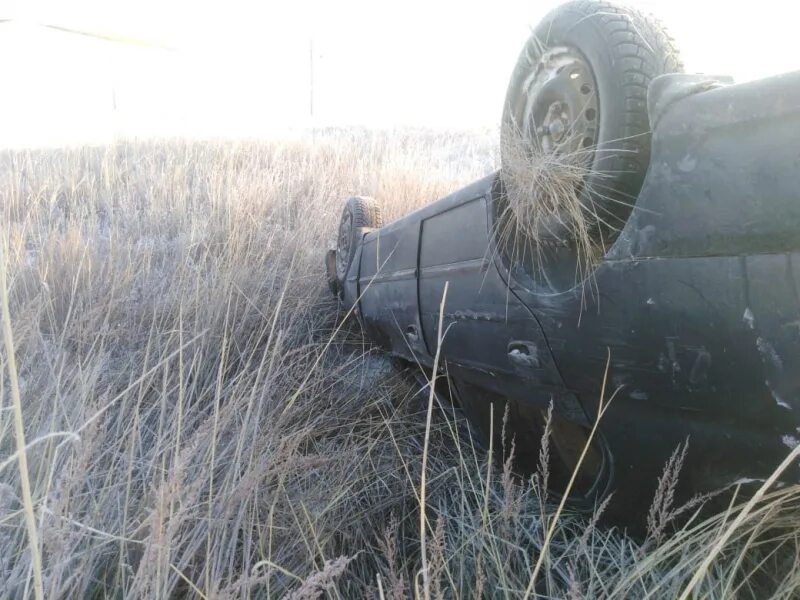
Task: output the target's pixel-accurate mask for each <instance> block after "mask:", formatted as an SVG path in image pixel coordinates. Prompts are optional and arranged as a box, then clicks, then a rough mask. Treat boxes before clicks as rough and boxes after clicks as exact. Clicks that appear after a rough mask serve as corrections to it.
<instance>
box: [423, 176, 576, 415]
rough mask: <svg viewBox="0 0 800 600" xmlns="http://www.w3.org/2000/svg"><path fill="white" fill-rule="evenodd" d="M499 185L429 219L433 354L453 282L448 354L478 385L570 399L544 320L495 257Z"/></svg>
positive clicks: (426, 318)
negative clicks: (493, 222)
mask: <svg viewBox="0 0 800 600" xmlns="http://www.w3.org/2000/svg"><path fill="white" fill-rule="evenodd" d="M490 189H491V185H488V186H487V188H485V190H484V191H483V192H482V193H479V194H475V192H474V191H472V193H471V194H470V195H469V196H467V197H464V198H463V201H461V202H457V203H451V204H450V206H449V207H448V208H447V209H446V210H443V211H442V212H439V213H437V214H433V215H431V216H428V217H427V218H425V219H423V220H422V222H421V232H420V246H419V269H418V272H419V311H420V323H421V325H422V334H423V338H424V341H425V344H426V345H427V348H428V352H429V353H430V354H431V355H433V354H435V352H436V347H437V340H438V337H437V336H438V330H439V308H440V304H441V301H442V295H443V293H444V287H445V283H447V284H448V290H447V297H446V299H445V308H444V315H443V322H442V328H443V332H444V340H443V343H442V350H441V352H442V356H443V358H444V359H445V360H446V361H447V364H448V366H449V367H450V368H451V369H456V370H457V371H458V373H459V374H460V375H461V376H463V377H465V378H468V379H471V380H472V382H473V383H476V384H478V385H481V386H482V387H484V388H486V389H491V390H494V391H497V392H499V393H502V394H504V395H505V396H507V397H511V398H514V397H516V398H518V399H520V400H525V401H536V400H539V401H541V402H548V401H549V400H550V399H551V398H553V397H560V396H561V395H563V394H564V392H565V390H564V386H563V383H562V381H561V377H560V375H559V373H558V370H557V369H556V366H555V363H554V361H553V359H552V356H551V353H550V349H549V346H548V344H547V340H546V339H545V337H544V334H543V332H542V329H541V327H540V326H539V323H538V322H537V320H536V319H535V318H534V316H533V314H532V313H531V312H530V311H529V310H528V308H527V307H526V306H525V305H524V304H523V303H522V302H520V301H519V299H518V298H517V297H516V296H515V295H514V293H512V292H511V291H510V290H509V288H508V286H507V285H506V284H505V282H504V281H503V279H502V278H501V276H500V274H499V272H498V271H497V269H496V267H495V264H494V260H492V255H491V252H492V251H491V249H490V235H491V231H490V225H489V218H488V212H487V199H488V194H489V193H490V192H489V190H490Z"/></svg>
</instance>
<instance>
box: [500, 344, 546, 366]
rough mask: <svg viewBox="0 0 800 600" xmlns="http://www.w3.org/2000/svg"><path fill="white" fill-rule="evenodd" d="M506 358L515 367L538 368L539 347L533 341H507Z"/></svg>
mask: <svg viewBox="0 0 800 600" xmlns="http://www.w3.org/2000/svg"><path fill="white" fill-rule="evenodd" d="M508 360H509V361H510V362H511V364H512V365H514V366H515V367H522V368H527V369H538V368H539V367H540V366H541V364H540V362H539V348H538V347H537V346H536V344H535V343H534V342H526V341H511V342H509V343H508Z"/></svg>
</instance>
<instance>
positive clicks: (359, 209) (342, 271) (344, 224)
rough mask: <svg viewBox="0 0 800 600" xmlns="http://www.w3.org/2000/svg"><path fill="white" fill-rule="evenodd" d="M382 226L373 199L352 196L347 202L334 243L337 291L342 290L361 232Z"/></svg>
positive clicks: (379, 213) (379, 212)
mask: <svg viewBox="0 0 800 600" xmlns="http://www.w3.org/2000/svg"><path fill="white" fill-rule="evenodd" d="M382 226H383V216H382V215H381V208H380V206H379V205H378V203H377V202H376V201H375V200H374V199H372V198H368V197H366V196H353V197H352V198H349V199H348V200H347V202H346V203H345V205H344V210H343V211H342V218H341V221H340V222H339V236H338V238H337V243H336V279H337V281H338V282H339V286H338V288H339V289H343V284H344V280H345V277H347V272H348V271H349V270H350V264H351V263H352V262H353V258H354V256H355V252H356V249H357V248H358V236H359V235H360V234H361V230H362V229H364V228H371V229H377V228H378V227H382Z"/></svg>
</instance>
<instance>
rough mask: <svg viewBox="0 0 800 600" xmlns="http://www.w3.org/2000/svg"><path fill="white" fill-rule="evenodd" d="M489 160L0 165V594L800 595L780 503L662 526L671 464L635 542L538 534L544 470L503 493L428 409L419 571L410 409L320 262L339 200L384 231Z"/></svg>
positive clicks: (424, 138) (249, 154) (186, 146)
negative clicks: (355, 202) (387, 223)
mask: <svg viewBox="0 0 800 600" xmlns="http://www.w3.org/2000/svg"><path fill="white" fill-rule="evenodd" d="M495 160H496V151H495V147H494V143H493V138H492V136H490V135H485V136H484V135H466V134H463V135H462V134H453V135H445V134H429V133H425V132H404V133H400V134H394V135H388V134H380V133H368V132H341V131H340V132H327V133H326V132H323V133H320V134H318V135H316V136H315V137H314V138H313V139H312V138H310V137H308V138H302V139H295V140H287V141H283V142H274V143H259V144H256V143H222V142H219V143H189V142H170V143H135V144H134V143H121V144H119V145H115V146H112V147H107V148H82V149H73V150H57V151H56V150H53V151H20V152H6V153H5V154H2V155H0V207H2V226H1V227H0V236H2V237H0V243H1V244H2V246H1V247H2V264H3V265H4V269H2V274H3V275H4V277H3V278H0V284H2V291H3V292H4V294H3V298H4V300H7V302H3V305H4V308H7V309H8V312H9V314H10V319H8V318H5V317H4V319H3V324H4V345H2V346H0V348H2V354H0V357H1V358H2V371H3V376H2V378H0V597H3V598H6V597H10V598H24V597H34V595H37V594H39V593H41V594H43V595H44V596H45V597H47V598H80V597H106V596H110V597H118V598H167V597H196V598H249V597H283V596H287V597H290V598H298V599H299V598H321V597H330V598H361V597H380V598H394V599H399V598H406V597H425V596H430V597H432V598H451V597H457V598H482V597H515V598H516V597H525V596H526V594H527V595H528V596H529V597H534V595H536V596H537V597H541V598H545V597H546V598H573V599H578V598H636V599H639V598H675V597H681V594H687V595H686V596H685V597H692V598H714V599H716V598H731V597H743V598H750V597H753V598H764V597H768V596H774V597H776V598H796V597H798V596H799V595H800V550H799V548H800V546H798V544H799V542H800V540H798V527H797V526H798V524H799V523H800V520H799V517H798V514H799V513H798V502H800V490H799V489H798V488H791V487H790V488H783V489H780V490H777V491H773V490H769V491H767V492H766V494H765V495H764V496H763V498H761V499H760V500H759V501H758V502H754V503H752V504H751V505H749V506H747V507H745V508H746V509H747V510H746V511H744V512H742V507H743V506H744V501H741V500H737V499H734V500H733V502H732V503H731V507H730V509H729V510H728V511H726V512H725V513H723V514H720V515H717V516H714V517H710V518H706V517H703V518H702V519H701V518H695V519H690V520H689V521H688V523H686V522H684V523H683V524H682V525H681V526H680V528H674V527H672V518H673V517H674V515H675V513H676V507H674V506H672V494H671V492H672V486H673V484H674V478H675V476H676V474H677V472H678V470H679V469H678V468H677V463H679V456H677V455H676V459H675V461H673V465H672V468H671V469H670V470H669V471H668V473H667V475H666V476H665V477H664V478H663V479H662V481H661V482H660V483H659V482H658V481H643V482H642V485H647V486H652V488H653V496H654V504H653V507H652V508H651V510H650V515H651V519H650V531H649V534H648V537H647V539H646V540H644V541H641V540H640V541H634V540H632V539H630V538H628V537H626V536H625V535H623V534H622V533H620V532H618V531H613V530H611V531H609V530H606V529H603V528H602V527H599V526H598V525H597V523H596V519H593V518H586V517H580V516H577V515H573V514H570V513H569V511H566V512H564V513H563V514H562V515H561V517H560V518H559V519H557V520H556V519H554V512H555V510H556V507H555V506H554V502H552V501H551V500H553V499H551V498H548V497H547V494H546V493H544V492H543V491H542V490H543V489H545V487H546V478H547V467H546V462H547V461H546V452H545V453H544V456H543V467H542V468H540V470H539V473H537V474H536V475H535V476H534V477H532V478H530V479H528V480H521V479H519V478H516V477H514V476H513V474H512V472H511V469H512V463H513V456H505V457H498V458H497V459H496V460H489V459H488V457H487V454H486V452H485V451H483V450H482V449H480V448H479V447H477V446H476V444H474V443H473V442H472V438H471V435H470V429H469V427H468V426H467V424H466V423H465V422H464V420H463V419H462V418H461V416H460V414H459V413H458V411H457V410H456V409H454V408H452V407H450V406H436V407H435V410H434V412H433V415H432V417H433V418H432V425H431V429H430V431H429V436H428V439H429V446H430V447H429V456H428V461H427V467H426V473H427V483H426V490H425V491H426V502H425V516H426V519H427V520H426V526H425V538H426V564H427V567H428V569H427V578H423V577H422V574H421V572H420V569H421V566H422V557H421V555H420V546H421V544H420V540H421V530H420V529H421V528H420V501H419V497H420V480H421V465H422V461H421V457H422V448H423V444H424V443H425V439H426V416H427V415H426V413H427V402H428V397H427V394H425V393H420V391H419V390H418V388H416V387H415V386H414V385H412V384H411V383H410V382H409V379H408V378H406V377H403V376H401V375H399V374H397V373H395V372H394V371H393V370H392V369H391V368H390V367H389V366H388V364H387V363H386V361H385V359H384V358H383V357H381V355H380V354H379V353H377V352H376V351H375V350H374V349H372V348H370V347H369V346H368V345H366V344H365V342H364V341H363V339H362V337H361V336H360V333H359V331H358V329H357V327H356V326H354V325H353V324H350V323H344V324H343V323H342V317H343V315H342V313H341V311H340V309H339V308H338V307H337V305H336V303H335V302H334V301H333V299H332V298H331V297H330V294H329V292H328V290H327V288H326V284H325V279H324V274H323V267H322V256H323V251H324V250H325V249H326V248H327V247H329V245H331V244H332V242H333V238H334V236H335V230H336V226H337V224H338V219H339V214H340V211H341V207H342V200H343V199H344V198H346V197H347V196H349V195H353V194H369V195H373V196H375V197H376V198H378V199H379V200H380V201H381V203H382V205H383V207H384V214H385V216H386V217H387V219H388V218H393V217H396V216H399V215H401V214H403V213H405V212H407V211H409V210H411V209H413V208H414V207H415V206H418V205H420V204H423V203H426V202H429V201H431V200H433V199H434V198H436V197H437V196H439V195H442V194H444V193H447V192H449V191H452V190H453V189H455V188H456V187H457V186H459V185H462V184H464V183H466V182H468V181H471V180H472V179H474V178H475V177H477V176H479V175H482V174H484V173H486V172H488V171H490V170H491V169H492V168H493V165H494V164H495ZM9 325H10V327H9ZM12 338H13V340H12ZM12 347H13V352H9V348H12ZM20 428H22V429H24V434H25V444H27V447H26V448H25V449H24V451H23V452H19V451H18V448H19V447H20V445H21V444H22V439H21V437H20V436H19V433H20ZM499 445H500V444H498V446H499ZM545 448H546V446H545ZM23 459H24V460H23ZM25 463H26V464H25ZM648 508H649V507H631V510H641V511H642V512H646V511H647V510H648ZM599 509H600V510H601V509H602V507H599ZM684 516H685V515H684ZM534 572H536V577H535V578H533V577H532V575H533V574H534ZM424 579H427V581H428V582H429V583H428V585H427V586H426V585H424V583H423V581H424Z"/></svg>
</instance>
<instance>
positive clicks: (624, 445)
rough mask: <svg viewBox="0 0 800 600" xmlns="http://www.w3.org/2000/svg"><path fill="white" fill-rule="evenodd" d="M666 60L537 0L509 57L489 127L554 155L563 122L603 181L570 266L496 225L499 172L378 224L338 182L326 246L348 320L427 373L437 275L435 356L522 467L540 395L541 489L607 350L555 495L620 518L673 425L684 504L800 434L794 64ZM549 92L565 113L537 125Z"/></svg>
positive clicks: (646, 46)
mask: <svg viewBox="0 0 800 600" xmlns="http://www.w3.org/2000/svg"><path fill="white" fill-rule="evenodd" d="M609 15H611V16H609ZM544 32H547V33H544ZM553 48H556V49H558V51H557V52H556V54H557V55H558V56H557V58H558V60H556V62H555V63H554V62H553V60H554V58H553V57H554V54H553V52H552V49H553ZM620 48H621V49H620ZM634 59H636V60H634ZM559 61H560V62H559ZM554 64H555V65H556V66H555V67H553V65H554ZM559 67H566V71H564V70H563V69H562V72H561V73H559V72H558V68H559ZM679 70H680V62H679V60H678V59H677V58H676V56H675V53H674V48H673V47H672V46H671V42H670V41H669V39H668V37H666V34H665V33H664V32H663V29H662V28H660V26H659V25H658V24H657V23H655V22H653V21H652V20H649V18H648V17H644V16H643V15H641V14H640V13H637V12H635V11H629V10H628V9H620V8H619V7H616V6H614V5H609V4H608V3H600V2H583V1H581V2H571V3H568V4H565V5H562V6H561V7H559V8H558V9H556V10H555V11H554V12H553V13H551V14H550V15H548V17H546V18H545V20H544V21H543V24H542V25H540V27H539V28H538V29H537V31H536V32H534V35H533V36H532V38H531V41H530V42H529V43H528V45H527V46H526V48H525V49H524V50H523V52H522V54H521V56H520V61H519V62H518V64H517V67H516V68H515V71H514V74H513V75H512V81H511V85H510V86H509V98H507V102H506V110H505V113H504V122H505V123H513V124H514V125H515V126H516V130H517V131H518V132H519V131H522V132H523V135H526V136H529V137H530V138H531V139H533V137H534V136H538V137H536V139H537V140H539V143H541V140H542V139H543V138H544V137H547V136H549V138H550V144H551V149H552V148H555V149H556V150H557V149H558V147H559V140H558V139H556V138H557V137H558V136H557V134H559V133H560V132H561V131H562V129H561V127H562V125H563V126H565V127H567V128H568V130H569V129H570V128H573V129H577V130H578V136H577V139H578V140H579V142H578V143H582V141H583V140H585V139H587V138H589V139H590V144H587V145H586V146H587V147H588V146H591V148H592V149H593V150H594V154H593V157H592V160H593V161H594V162H593V164H592V168H591V169H590V170H589V171H587V172H589V173H592V174H594V173H600V174H604V175H605V177H606V179H605V180H604V181H606V182H607V186H606V189H607V190H608V192H607V193H605V194H602V195H600V197H598V198H595V201H597V202H598V203H601V208H602V207H603V205H602V203H603V202H605V203H606V204H605V205H604V206H605V208H606V209H607V210H608V211H610V212H613V214H614V216H615V217H616V218H618V219H620V220H621V222H623V223H624V225H623V226H621V227H620V228H619V231H617V232H611V231H602V229H603V226H602V225H598V227H597V231H596V232H595V234H596V235H598V236H599V235H602V236H604V239H605V240H606V241H607V242H608V243H607V245H606V246H605V251H604V254H603V255H602V257H600V258H599V260H597V261H595V262H594V263H593V268H592V270H591V272H589V273H586V274H585V275H584V277H583V278H581V279H580V280H578V281H576V279H575V264H576V263H575V257H574V256H573V255H574V253H575V252H577V250H576V246H575V244H570V243H569V240H567V242H565V243H557V244H551V245H549V246H548V250H547V252H548V255H547V256H546V260H544V261H538V262H537V261H527V262H526V261H524V260H515V259H514V256H513V253H512V252H510V251H509V248H508V247H507V244H506V243H505V242H504V241H503V240H501V239H500V238H499V236H498V234H497V232H498V231H499V229H500V227H499V225H500V221H501V219H502V218H503V216H502V215H503V214H504V211H503V208H504V203H505V202H507V199H506V185H505V182H504V179H503V171H502V169H501V170H500V171H498V172H496V173H493V174H491V175H489V176H487V177H485V178H484V179H481V180H479V181H476V182H475V183H473V184H472V185H469V186H468V187H466V188H464V189H462V190H459V191H457V192H455V193H453V194H452V195H450V196H447V197H445V198H442V199H440V200H438V201H436V202H434V203H432V204H429V205H427V206H425V207H423V208H421V209H420V210H417V211H416V212H413V213H411V214H409V215H407V216H405V217H403V218H401V219H398V220H396V221H394V222H392V223H388V224H386V225H383V224H382V222H381V221H380V211H379V208H378V207H377V205H376V203H375V202H374V201H372V200H370V199H365V198H359V197H356V198H351V199H350V200H349V201H348V203H347V205H346V207H345V210H344V216H343V220H342V224H341V227H340V235H339V240H338V246H337V249H336V250H335V251H331V252H330V253H329V255H328V259H327V263H328V272H329V281H330V284H331V288H332V289H333V291H334V292H335V293H336V294H337V295H339V297H340V298H341V300H342V302H343V303H344V304H345V305H346V306H347V307H351V306H354V307H355V312H356V314H357V316H358V318H359V320H360V322H361V323H362V325H363V329H364V332H365V334H366V335H367V336H368V337H369V338H370V339H372V340H373V341H375V342H376V343H377V344H379V345H380V346H381V347H382V348H383V349H385V350H386V351H387V352H389V353H391V354H392V355H394V356H396V357H399V358H401V359H404V360H406V361H409V362H410V363H414V364H419V365H422V366H423V367H425V368H428V369H430V368H431V367H432V365H433V357H434V355H435V353H436V351H437V347H436V345H437V332H438V327H439V323H438V320H439V305H440V303H441V300H442V294H443V290H444V286H445V283H446V282H447V284H448V293H447V298H446V303H445V308H444V322H443V324H444V327H445V328H447V335H446V336H445V337H444V341H443V343H442V348H441V356H442V358H443V359H444V361H445V362H446V373H447V376H448V377H449V378H450V380H451V383H452V385H451V388H452V389H453V390H454V394H455V396H456V400H457V401H458V403H459V404H460V405H461V407H462V408H463V410H464V412H465V413H466V415H467V416H468V417H469V418H470V420H471V421H472V422H473V423H475V424H476V425H477V426H478V428H479V429H480V430H481V431H482V432H483V434H484V435H485V436H489V435H490V434H491V433H492V432H490V431H489V426H490V425H489V424H490V422H492V419H491V418H490V412H491V411H494V414H495V418H494V419H493V422H494V423H495V424H496V425H497V426H498V427H499V423H500V421H501V420H502V419H500V418H498V415H502V414H503V413H504V412H505V411H506V410H508V412H509V414H510V415H511V418H510V419H509V423H510V424H511V426H512V428H513V434H514V437H515V440H516V448H517V454H518V466H519V468H520V469H521V470H526V469H530V468H534V466H535V461H536V456H537V453H538V447H539V444H540V440H541V432H542V424H543V419H544V416H543V415H544V414H545V413H546V411H547V408H548V406H549V405H550V404H551V403H552V405H553V413H554V417H553V422H552V428H553V429H552V437H551V443H552V444H553V447H554V450H555V451H554V452H553V456H554V460H558V461H559V462H560V465H561V466H562V467H563V468H562V469H561V470H560V472H561V473H562V474H566V475H563V476H562V478H561V479H560V480H559V478H558V477H556V478H555V480H554V482H553V486H554V489H555V491H558V489H559V486H561V490H562V491H563V484H564V482H565V477H566V476H568V474H569V473H570V472H571V468H572V466H574V464H575V462H576V460H577V457H578V455H579V453H580V452H581V450H582V449H583V447H584V444H585V443H586V440H587V433H588V430H589V427H590V426H591V424H592V423H593V422H594V420H595V419H596V418H597V416H598V406H599V403H600V393H601V388H602V384H603V379H604V375H605V374H606V367H607V365H608V385H607V396H610V395H611V393H612V392H616V394H615V396H614V399H613V401H611V403H610V405H609V407H608V410H607V411H606V412H605V414H604V415H603V417H602V419H601V420H600V422H599V428H598V431H599V435H598V436H596V438H595V440H594V441H593V443H592V444H591V446H590V449H589V452H588V454H587V457H586V459H585V461H584V463H583V466H582V467H581V469H580V476H579V478H578V481H577V485H576V487H575V489H574V490H573V501H574V502H575V503H576V504H577V505H581V504H584V505H586V506H592V505H594V504H595V503H596V502H598V501H599V500H600V499H602V498H604V497H605V496H606V495H607V494H610V493H611V492H614V498H613V499H612V501H611V504H610V506H609V515H610V516H611V518H612V519H613V520H615V521H617V522H623V523H626V524H630V525H632V526H634V527H635V526H637V524H638V525H641V524H642V523H643V521H644V513H645V512H646V510H647V507H648V506H649V505H650V503H651V501H652V496H653V492H654V489H655V485H656V480H657V478H658V476H659V475H660V474H661V472H662V470H663V468H664V465H665V462H666V461H667V460H668V458H669V457H670V455H671V454H672V452H673V451H674V450H675V448H677V447H679V446H681V445H682V444H684V443H685V442H686V440H687V439H688V440H689V444H688V452H687V456H686V459H685V463H684V466H683V470H682V472H681V477H680V482H679V490H678V493H679V496H681V497H683V498H688V497H690V496H691V495H693V494H696V493H703V492H711V491H715V490H718V489H721V488H724V487H726V486H730V485H732V484H734V483H736V482H738V481H744V480H754V479H755V480H758V479H763V478H765V477H767V476H768V475H769V474H770V473H771V472H772V470H773V469H774V468H775V466H776V465H777V464H778V463H779V462H780V461H781V460H782V459H783V458H784V457H785V456H786V453H787V452H788V451H789V448H791V447H793V446H795V445H796V444H797V443H798V439H800V286H799V285H798V282H799V281H800V144H798V143H797V141H798V139H800V72H797V73H789V74H786V75H781V76H777V77H772V78H769V79H763V80H760V81H753V82H749V83H743V84H733V83H732V82H731V81H730V80H729V79H726V78H719V77H706V76H701V75H684V74H681V73H675V72H673V71H679ZM564 73H566V79H565V78H564V77H565V76H564V75H563V74H564ZM571 73H579V75H578V76H574V77H573V76H571ZM541 77H543V78H544V79H543V80H538V79H539V78H541ZM576 80H578V81H577V83H571V82H575V81H576ZM626 82H632V83H631V86H630V87H626V85H627V84H626ZM575 85H577V86H578V87H577V92H576V91H575V89H572V88H573V87H574V86H575ZM571 86H572V87H571ZM587 89H589V92H588V93H584V92H586V90H587ZM641 90H644V92H642V91H641ZM587 95H588V96H591V97H592V98H594V100H595V101H590V102H586V100H585V98H584V97H585V96H587ZM554 102H556V103H559V104H558V107H557V108H559V109H560V108H563V109H564V110H563V111H562V113H561V114H563V115H566V119H565V120H564V122H563V123H560V124H559V125H557V126H555V127H551V125H552V124H553V123H554V121H553V114H554V111H553V110H552V105H553V103H554ZM587 107H589V108H590V109H591V111H592V112H590V113H589V115H588V116H589V117H591V119H587V118H586V117H587V115H586V110H587ZM555 112H558V111H557V110H556V111H555ZM581 114H582V116H581ZM556 117H558V115H556ZM548 119H549V121H548ZM543 123H547V124H548V125H547V127H546V128H544V130H543V129H542V127H543V125H542V124H543ZM526 132H527V133H526ZM574 139H575V138H574V137H573V138H572V140H574ZM620 139H624V140H627V142H626V143H627V144H628V145H627V146H625V147H624V148H623V150H624V151H622V150H620V151H617V150H618V146H614V141H615V140H616V141H618V140H620ZM564 143H567V144H569V143H573V141H566V142H564ZM612 146H613V147H614V150H611V148H612ZM609 174H610V175H609ZM588 177H594V175H588ZM609 180H610V182H609ZM586 189H587V191H586V194H591V193H594V192H593V191H592V189H593V188H592V186H589V185H587V186H586ZM624 198H628V199H629V201H628V202H621V201H620V199H624ZM587 282H588V283H589V285H591V293H588V294H587V293H586V285H587ZM606 399H608V398H606ZM494 434H496V435H498V436H499V430H498V431H495V432H494ZM496 439H499V437H498V438H496ZM556 472H559V471H558V470H556ZM784 478H785V479H789V480H797V479H798V478H800V470H799V469H798V468H797V466H793V467H792V468H791V469H790V470H788V471H787V472H785V473H784Z"/></svg>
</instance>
